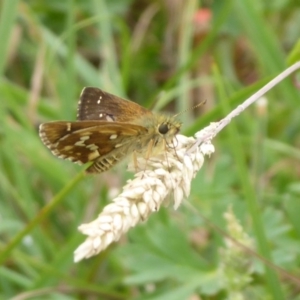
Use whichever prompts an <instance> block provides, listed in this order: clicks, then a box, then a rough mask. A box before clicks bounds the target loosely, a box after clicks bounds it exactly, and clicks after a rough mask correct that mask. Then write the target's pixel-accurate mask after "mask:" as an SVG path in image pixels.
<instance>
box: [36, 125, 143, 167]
mask: <svg viewBox="0 0 300 300" xmlns="http://www.w3.org/2000/svg"><path fill="white" fill-rule="evenodd" d="M146 132H147V129H146V128H144V127H142V126H139V125H134V124H127V126H126V127H124V124H122V123H119V122H111V123H110V122H102V121H81V122H63V121H62V122H49V123H44V124H42V125H41V126H40V137H41V140H42V142H43V143H44V144H45V145H46V146H47V147H48V148H49V149H50V150H51V151H52V153H53V154H54V155H56V156H58V157H60V158H64V159H68V160H71V161H73V162H77V163H87V162H91V161H95V160H98V161H99V160H101V159H102V157H103V158H104V157H106V159H109V156H111V155H113V154H114V152H115V150H118V152H120V153H123V152H124V155H125V154H127V153H125V152H126V151H122V148H123V147H125V148H126V145H128V144H130V143H132V141H133V139H136V138H137V136H139V135H143V134H145V133H146ZM100 158H101V159H100ZM98 172H99V171H98Z"/></svg>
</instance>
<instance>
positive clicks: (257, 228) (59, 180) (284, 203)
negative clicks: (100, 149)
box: [0, 0, 300, 300]
mask: <svg viewBox="0 0 300 300" xmlns="http://www.w3.org/2000/svg"><path fill="white" fill-rule="evenodd" d="M296 2H297V1H288V0H278V1H267V0H263V1H258V0H254V1H253V0H252V1H250V0H243V1H231V0H229V1H214V2H213V1H196V0H182V1H166V0H161V1H158V0H153V1H150V0H143V1H138V0H136V1H134V0H122V1H104V0H86V1H76V0H66V1H61V0H60V1H59V0H52V1H39V0H20V1H17V0H2V1H1V2H0V5H1V6H0V37H1V43H0V75H1V77H0V78H1V80H0V97H1V101H0V119H1V127H0V170H1V171H0V208H1V209H0V237H1V239H0V262H1V266H0V278H1V280H0V299H64V300H65V299H140V300H141V299H152V300H154V299H155V300H158V299H164V300H168V299H172V300H177V299H178V300H182V299H300V292H299V286H300V278H299V276H300V274H299V270H300V218H299V212H300V202H299V196H300V183H299V175H300V152H299V145H300V121H299V120H300V109H299V105H300V102H299V100H300V95H299V76H297V74H295V75H293V76H291V77H290V78H288V79H287V80H285V81H284V82H282V83H280V84H279V85H278V86H277V87H276V88H274V89H273V90H272V91H271V92H269V93H268V94H267V95H266V98H265V99H264V100H263V101H261V102H260V104H257V105H256V106H255V107H252V108H250V109H248V110H247V111H245V112H244V113H243V114H241V115H240V116H239V117H238V118H237V119H236V120H234V121H233V122H232V123H231V124H230V125H229V126H228V127H227V128H225V130H223V132H222V133H221V134H219V135H218V136H217V137H216V138H215V140H214V145H215V148H216V153H215V154H214V155H213V156H212V157H211V158H210V159H206V161H205V164H204V166H203V168H202V169H201V170H200V172H199V174H198V176H197V177H196V178H195V180H194V182H193V186H192V192H191V196H190V197H189V199H188V200H187V201H186V202H185V203H184V205H182V206H181V207H180V208H179V209H178V210H177V211H174V210H173V209H172V207H171V206H170V207H167V208H163V209H161V210H160V211H159V212H158V213H156V214H153V216H152V217H151V218H150V220H149V221H147V222H146V223H144V224H141V225H140V226H138V227H136V228H133V229H132V230H131V231H130V232H129V233H128V235H127V236H124V237H123V238H122V239H121V240H120V241H119V242H118V243H115V244H114V245H113V246H111V247H109V248H108V249H107V250H105V251H104V252H102V253H100V254H99V255H98V256H95V257H93V258H91V259H89V260H85V261H82V262H80V263H78V264H74V262H73V251H74V250H75V249H76V248H77V247H78V245H79V244H80V243H81V242H82V241H83V240H84V237H83V236H82V235H81V234H80V233H79V232H78V231H77V227H78V226H79V225H80V224H82V223H86V222H89V221H92V220H93V219H94V218H95V217H96V216H97V214H98V213H100V212H101V209H102V208H103V207H104V206H105V205H106V204H107V203H109V201H111V200H112V199H113V197H114V195H116V194H117V192H118V191H120V190H121V188H122V186H123V184H124V183H125V182H126V180H127V179H128V178H131V176H132V174H130V173H128V172H127V171H126V165H124V164H123V165H122V164H121V165H120V166H118V167H116V168H115V169H113V170H112V171H110V172H107V173H105V174H102V175H98V176H85V175H83V174H84V172H83V170H84V168H83V167H80V166H77V165H74V164H72V163H70V162H68V161H63V160H60V159H57V158H55V157H54V156H53V155H52V154H51V153H50V151H48V149H46V147H45V146H44V145H43V144H42V143H41V141H40V139H39V136H38V126H39V124H40V123H42V122H47V121H52V120H75V118H76V108H77V99H78V97H79V95H80V92H81V90H82V88H83V87H84V86H97V87H99V88H102V89H104V90H106V91H108V92H110V93H113V94H116V95H119V96H123V97H126V98H130V99H132V100H134V101H136V102H138V103H140V104H141V105H143V106H145V107H148V108H153V109H154V110H164V111H169V112H170V113H171V114H174V113H177V112H180V111H185V110H187V111H185V112H184V113H182V114H181V115H180V118H181V120H182V122H183V130H182V132H183V133H184V134H187V135H192V134H193V133H195V132H196V131H198V130H199V129H201V128H203V127H204V126H206V125H208V124H209V122H213V121H216V120H219V119H220V118H222V117H223V116H225V115H226V114H227V113H228V112H229V111H230V110H231V109H232V108H234V107H235V106H237V105H238V104H240V103H241V102H242V101H243V100H245V99H246V98H247V97H248V96H249V95H251V94H252V93H254V92H255V91H256V90H257V89H258V88H260V87H261V86H263V85H264V84H265V83H266V82H268V81H269V80H270V79H271V78H273V77H274V76H275V75H277V74H278V73H280V72H281V71H283V70H284V69H285V68H286V67H287V66H288V65H290V64H291V63H293V62H295V61H297V60H299V59H300V50H299V49H300V41H299V36H300V27H299V17H300V8H299V5H297V3H296ZM202 101H206V103H205V104H204V105H203V106H201V107H200V108H197V109H194V110H191V109H190V108H191V107H193V106H194V105H196V104H198V103H200V102H202ZM230 237H231V238H230ZM241 243H242V244H243V245H244V246H242V245H241ZM249 249H252V251H250V250H249ZM297 278H298V279H297Z"/></svg>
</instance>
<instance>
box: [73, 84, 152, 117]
mask: <svg viewBox="0 0 300 300" xmlns="http://www.w3.org/2000/svg"><path fill="white" fill-rule="evenodd" d="M147 114H150V115H152V112H151V111H149V110H147V109H145V108H143V107H142V106H140V105H138V104H136V103H134V102H132V101H129V100H125V99H123V98H120V97H117V96H115V95H112V94H109V93H107V92H104V91H102V90H100V89H98V88H95V87H86V88H84V89H83V90H82V92H81V95H80V100H79V103H78V109H77V120H103V121H108V122H130V121H134V120H135V119H137V118H138V117H139V116H142V115H147Z"/></svg>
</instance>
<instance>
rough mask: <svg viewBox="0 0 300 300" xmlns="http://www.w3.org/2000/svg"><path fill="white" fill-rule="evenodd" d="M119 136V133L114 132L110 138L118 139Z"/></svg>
mask: <svg viewBox="0 0 300 300" xmlns="http://www.w3.org/2000/svg"><path fill="white" fill-rule="evenodd" d="M117 137H118V135H117V134H112V135H111V136H110V137H109V139H110V140H114V139H116V138H117Z"/></svg>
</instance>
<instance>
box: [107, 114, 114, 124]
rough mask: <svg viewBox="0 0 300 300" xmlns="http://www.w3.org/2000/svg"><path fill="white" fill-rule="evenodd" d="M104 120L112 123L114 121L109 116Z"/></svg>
mask: <svg viewBox="0 0 300 300" xmlns="http://www.w3.org/2000/svg"><path fill="white" fill-rule="evenodd" d="M106 120H107V121H108V122H113V121H114V119H113V118H112V117H111V116H109V115H107V116H106Z"/></svg>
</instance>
